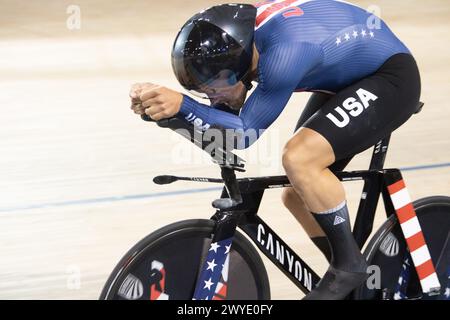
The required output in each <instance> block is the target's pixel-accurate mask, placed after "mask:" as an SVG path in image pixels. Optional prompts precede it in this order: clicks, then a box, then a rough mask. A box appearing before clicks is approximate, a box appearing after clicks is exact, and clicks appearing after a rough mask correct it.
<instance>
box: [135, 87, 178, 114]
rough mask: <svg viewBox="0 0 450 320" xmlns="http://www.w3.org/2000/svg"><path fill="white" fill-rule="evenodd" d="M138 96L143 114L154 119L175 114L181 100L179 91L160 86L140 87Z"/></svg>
mask: <svg viewBox="0 0 450 320" xmlns="http://www.w3.org/2000/svg"><path fill="white" fill-rule="evenodd" d="M139 98H140V100H141V102H142V107H144V108H145V114H146V115H148V116H149V117H150V118H152V119H153V120H155V121H159V120H161V119H166V118H171V117H173V116H175V115H176V114H177V113H178V112H179V111H180V108H181V103H182V102H183V95H182V94H181V93H179V92H177V91H174V90H171V89H169V88H166V87H161V86H155V87H152V88H144V89H142V90H141V95H140V97H139Z"/></svg>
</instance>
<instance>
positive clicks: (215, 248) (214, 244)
mask: <svg viewBox="0 0 450 320" xmlns="http://www.w3.org/2000/svg"><path fill="white" fill-rule="evenodd" d="M218 248H220V245H218V244H217V242H214V243H211V248H210V249H209V251H214V252H215V253H217V249H218Z"/></svg>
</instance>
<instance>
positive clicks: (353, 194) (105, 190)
mask: <svg viewBox="0 0 450 320" xmlns="http://www.w3.org/2000/svg"><path fill="white" fill-rule="evenodd" d="M74 2H75V3H76V4H78V5H79V6H80V8H81V14H82V16H81V17H82V20H81V21H82V25H81V29H80V30H75V31H70V30H68V29H67V28H66V19H67V17H68V15H67V14H66V8H67V6H68V5H69V4H73V3H74ZM220 2H221V1H205V0H200V1H198V0H196V1H179V0H167V1H164V5H161V4H159V3H160V2H156V1H144V0H135V1H118V0H108V1H106V0H101V1H100V0H96V1H88V0H77V1H56V0H55V1H50V0H39V1H33V2H31V1H24V0H19V1H13V0H0V26H1V27H0V88H1V91H0V155H1V157H0V253H1V257H2V258H1V259H0V299H96V298H98V295H99V294H100V291H101V288H102V286H103V284H104V282H105V281H106V278H107V277H108V275H109V273H110V272H111V271H112V269H113V267H114V266H115V264H116V263H117V262H118V260H119V259H120V258H121V257H122V255H123V254H124V253H125V252H126V251H127V250H128V249H129V248H130V247H131V246H132V245H133V244H134V243H136V242H137V241H138V240H140V239H141V238H143V237H144V236H145V235H147V234H148V233H150V232H152V231H153V230H155V229H157V228H159V227H162V226H164V225H166V224H168V223H171V222H175V221H177V220H182V219H189V218H209V217H210V216H211V214H212V212H213V210H212V208H211V207H210V203H211V200H213V199H215V198H216V197H217V196H218V195H219V192H218V191H217V190H212V191H208V190H205V189H206V188H209V187H215V186H210V185H201V184H200V185H197V184H192V183H177V184H173V185H169V186H163V187H158V186H156V185H155V184H153V183H152V178H153V177H154V176H155V175H158V174H168V173H170V174H178V175H192V176H195V175H199V176H218V174H219V172H218V168H217V167H216V166H214V165H212V164H211V163H210V162H209V161H208V159H207V158H203V159H202V154H201V152H200V151H198V150H196V149H195V148H194V147H192V146H190V145H189V144H187V143H184V141H183V140H182V139H181V138H179V137H177V136H175V135H174V134H172V133H170V132H167V131H165V130H163V129H160V128H157V127H155V126H153V125H150V124H148V123H144V122H143V121H140V120H139V118H137V117H136V116H135V115H134V114H133V113H132V112H131V111H130V110H129V107H128V106H129V101H128V90H129V87H130V85H131V84H132V83H134V82H139V81H153V82H158V83H161V84H163V85H167V86H170V87H172V88H175V89H180V90H181V88H180V86H179V85H178V83H177V82H176V80H175V78H174V76H173V74H172V70H171V66H170V58H169V57H170V49H171V44H172V41H173V39H174V37H175V35H176V32H177V30H178V28H179V27H180V26H181V25H182V23H184V21H185V20H186V19H187V18H188V17H190V16H191V15H192V14H193V13H194V12H196V11H198V10H200V9H201V8H204V7H207V6H209V5H212V4H215V3H220ZM354 3H357V4H359V5H360V6H362V7H364V8H367V7H368V6H369V5H370V4H376V5H378V6H379V7H380V8H381V15H382V17H383V18H384V19H385V20H386V21H387V23H388V24H389V25H390V26H391V28H392V29H393V30H394V32H396V33H397V34H398V36H399V37H400V38H401V39H402V40H403V41H404V42H405V43H406V44H407V45H408V46H409V47H410V48H411V50H412V51H413V52H414V54H415V57H416V59H417V61H418V63H419V66H420V69H421V72H422V81H423V94H422V100H423V101H425V102H426V105H425V108H424V110H423V112H422V113H421V114H420V115H417V116H414V117H413V118H412V119H411V120H410V121H409V122H408V123H407V124H406V125H404V126H403V127H402V128H401V129H399V130H398V131H397V132H396V133H395V134H394V135H393V139H392V144H391V149H390V153H389V155H388V159H387V166H389V167H416V166H419V167H421V166H424V165H437V164H443V166H442V167H439V168H430V169H427V170H418V169H415V170H411V171H406V172H405V174H404V175H405V178H406V183H407V185H408V187H409V189H410V193H411V195H412V197H413V198H414V199H417V198H420V197H424V196H428V195H450V165H449V163H450V130H449V125H450V104H449V102H448V92H449V91H450V82H449V74H450V48H449V46H448V43H449V31H450V2H449V1H448V0H430V1H427V2H426V3H425V2H423V1H414V0H411V1H406V0H398V1H388V0H382V1H378V0H372V1H354ZM308 96H309V95H308V94H296V95H294V96H293V98H292V99H291V101H290V103H289V106H288V107H287V108H286V109H285V111H284V112H283V114H282V116H281V117H280V118H279V119H278V120H277V122H276V123H275V124H274V126H273V127H272V128H271V133H270V134H266V135H265V136H264V137H263V138H262V139H261V141H259V142H258V144H257V145H255V146H253V147H252V148H250V150H248V151H245V152H241V154H242V156H243V157H244V158H246V159H247V160H249V165H248V172H247V173H246V174H245V176H256V175H263V174H264V175H270V174H282V173H283V170H282V167H281V161H280V156H281V150H282V148H283V144H284V143H285V142H286V141H287V139H288V138H289V136H290V135H291V132H292V129H293V127H294V125H295V123H296V121H297V118H298V116H299V114H300V112H301V111H302V108H303V106H304V104H305V102H306V100H307V98H308ZM255 154H258V155H259V157H258V158H255V156H254V155H255ZM179 155H182V156H181V157H180V156H179ZM369 156H370V152H366V153H364V154H363V155H361V156H359V157H358V158H356V159H355V160H354V161H353V162H352V164H351V165H350V169H365V168H366V167H367V166H368V159H369ZM445 164H447V165H445ZM184 190H190V191H191V193H188V194H177V192H179V191H184ZM346 190H347V193H348V200H349V204H350V209H351V211H352V216H353V217H354V214H355V210H356V206H357V201H358V199H359V197H360V192H361V184H359V183H350V184H348V185H346ZM181 204H182V205H183V206H181ZM381 209H382V208H381ZM261 216H262V217H263V218H264V219H265V220H267V221H268V222H269V224H270V225H271V226H272V227H273V228H274V229H275V230H276V231H277V232H278V233H279V234H280V235H282V237H283V238H284V239H285V240H286V241H287V242H288V243H289V244H291V245H292V247H293V248H294V249H295V250H296V251H297V252H298V253H299V254H300V255H301V256H302V257H305V260H306V261H307V262H308V263H310V264H311V266H313V267H314V268H317V270H318V272H319V273H322V272H324V271H325V270H326V267H327V265H326V262H325V259H324V258H323V257H322V256H321V254H320V253H319V251H318V250H317V249H316V248H315V247H314V246H313V245H312V243H311V242H310V241H309V239H308V238H307V236H306V235H305V233H304V231H303V230H302V229H301V227H300V226H299V225H298V224H297V223H296V222H295V221H294V219H293V218H292V217H291V216H290V214H289V213H288V211H287V210H286V209H284V208H283V207H282V205H281V203H280V192H279V191H270V192H268V193H267V195H266V197H265V198H264V201H263V204H262V207H261ZM382 221H383V214H382V212H381V211H380V214H379V215H378V218H377V221H376V226H379V225H380V224H381V223H382ZM266 266H267V269H268V272H269V276H270V279H271V284H272V296H273V298H274V299H300V298H301V297H302V293H301V292H300V291H298V290H297V289H296V287H294V286H293V285H292V284H291V283H289V281H288V280H287V279H286V278H285V277H284V276H283V275H282V274H281V272H279V271H278V270H276V269H275V267H274V266H272V265H269V264H266ZM77 275H79V276H80V286H77V285H76V284H77V281H76V279H75V278H74V276H77ZM74 279H75V280H74Z"/></svg>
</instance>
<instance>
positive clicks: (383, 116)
mask: <svg viewBox="0 0 450 320" xmlns="http://www.w3.org/2000/svg"><path fill="white" fill-rule="evenodd" d="M419 96H420V76H419V72H418V70H417V65H416V64H415V61H414V59H413V58H412V57H411V56H410V55H405V54H401V55H396V56H394V57H392V58H391V59H388V61H387V62H386V63H385V64H384V65H383V66H382V67H381V68H380V69H379V71H377V72H376V73H375V74H373V75H372V76H369V77H367V78H366V79H363V80H361V81H359V82H357V83H355V84H353V85H351V86H349V87H348V88H346V89H344V90H342V91H341V92H339V93H338V94H337V95H336V96H334V97H333V98H331V99H330V100H329V101H328V102H327V103H325V105H324V106H323V108H322V109H321V110H319V111H318V112H317V113H316V114H314V116H312V117H311V118H310V119H309V120H308V121H307V122H306V123H305V124H304V127H303V128H302V129H301V130H299V131H298V132H297V133H296V135H295V136H294V137H293V138H292V139H291V140H290V141H289V143H288V144H287V146H286V149H285V153H284V155H283V165H284V167H285V170H286V173H287V175H288V176H289V179H290V181H291V182H292V184H293V187H294V189H295V191H296V192H297V193H299V194H300V195H301V197H302V198H303V199H304V200H305V202H306V204H307V206H308V207H309V208H310V209H311V210H312V211H313V212H316V213H317V214H315V215H314V217H315V218H316V220H317V221H318V223H319V225H320V226H321V227H322V229H323V231H324V232H325V234H326V235H327V237H328V239H329V240H330V245H331V247H332V251H333V262H332V266H331V267H330V269H329V270H328V272H327V273H326V274H325V276H324V281H322V282H321V285H319V287H318V288H317V289H316V290H314V292H313V294H311V296H310V297H314V298H323V294H325V296H326V297H328V298H338V297H339V298H342V297H343V295H344V296H345V295H346V294H347V293H348V292H350V291H351V290H352V289H353V288H354V287H355V286H357V285H359V284H360V282H361V281H363V280H364V278H363V271H364V270H363V268H364V265H365V262H364V260H363V259H362V256H361V253H360V252H359V248H358V247H357V246H356V243H355V241H354V239H353V236H352V234H351V227H350V223H349V217H348V210H347V206H346V202H345V192H344V189H343V186H342V184H341V183H340V181H339V180H338V179H337V178H336V177H335V176H334V175H333V174H332V172H331V171H330V170H329V168H328V167H329V166H330V165H331V164H332V163H334V162H335V161H336V160H340V159H345V158H346V157H348V156H351V155H354V154H356V153H359V152H362V151H364V150H365V149H367V148H369V147H371V146H372V145H374V144H375V143H376V142H377V141H378V140H380V139H381V138H383V137H385V136H386V135H387V134H389V133H390V132H392V131H394V130H395V129H397V128H398V127H399V126H400V125H402V124H403V123H404V122H406V121H407V120H408V119H409V117H410V116H411V115H412V114H413V113H414V112H415V110H416V107H417V105H418V101H419ZM338 106H342V107H340V108H339V107H338ZM347 280H349V281H347ZM358 281H359V283H358ZM352 286H353V288H352ZM332 288H335V289H336V288H337V289H338V290H333V289H332ZM318 292H319V295H317V293H318ZM321 294H322V296H321Z"/></svg>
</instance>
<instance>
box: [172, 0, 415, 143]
mask: <svg viewBox="0 0 450 320" xmlns="http://www.w3.org/2000/svg"><path fill="white" fill-rule="evenodd" d="M278 2H279V1H278ZM266 3H267V2H266ZM297 3H300V4H299V5H297V6H296V7H299V8H300V9H301V10H298V9H297V11H299V12H302V14H301V15H285V14H284V13H286V12H289V10H287V11H286V10H281V11H280V12H278V13H277V14H275V15H272V16H270V17H268V18H266V19H264V20H263V21H262V22H261V21H260V24H259V25H258V23H257V27H256V28H255V44H256V48H257V50H258V52H259V54H260V57H259V62H258V86H257V88H256V89H255V91H254V92H253V93H252V94H251V96H250V97H249V98H248V99H247V101H246V102H245V104H244V106H243V108H242V111H241V113H240V115H239V116H237V115H234V114H231V113H228V112H224V111H221V110H217V109H215V108H212V107H210V106H208V105H204V104H201V103H199V102H197V101H195V100H193V99H192V98H190V97H188V96H184V99H183V103H182V106H181V109H180V112H179V114H178V115H177V116H178V117H181V118H183V119H186V121H191V120H192V119H197V120H196V121H195V122H194V124H197V125H198V124H200V125H201V126H205V125H206V126H212V125H218V126H221V127H223V128H226V129H235V130H243V131H247V130H249V129H254V130H256V132H257V138H258V137H259V136H260V134H261V133H262V132H263V131H264V130H265V129H267V128H268V127H269V126H270V125H271V124H272V123H273V122H274V121H275V120H276V119H277V117H278V116H279V115H280V114H281V112H282V111H283V109H284V108H285V106H286V104H287V102H288V101H289V99H290V97H291V95H292V93H294V92H296V91H327V92H333V93H336V92H338V91H339V90H341V89H343V88H345V87H347V86H349V85H350V84H352V83H354V82H355V81H358V80H360V79H363V78H365V77H367V76H369V75H371V74H373V73H374V72H375V71H377V70H378V69H379V68H380V67H381V66H382V65H383V63H384V62H385V61H386V60H387V59H389V58H390V57H392V56H393V55H395V54H398V53H410V52H409V50H408V48H407V47H406V46H405V45H404V44H403V43H402V42H401V41H400V40H399V39H398V38H397V37H396V36H395V35H394V34H393V33H392V31H391V30H390V29H389V27H388V26H387V25H386V24H385V23H384V22H383V21H380V20H379V28H376V27H371V25H376V23H373V22H374V19H375V18H376V17H374V16H373V15H372V14H371V13H368V12H367V11H365V10H363V9H361V8H359V7H357V6H354V5H352V4H349V3H346V2H341V1H332V0H313V1H298V2H297ZM266 7H267V5H266ZM266 7H261V8H260V9H259V10H258V15H264V9H265V8H266ZM290 8H291V9H292V7H290ZM286 9H289V8H286ZM294 9H295V8H294ZM376 19H377V18H376ZM257 21H258V20H257ZM368 22H369V23H368ZM191 122H192V121H191ZM255 140H256V139H250V140H247V139H246V140H245V141H244V140H243V141H241V142H240V143H238V148H247V147H248V146H249V145H250V144H252V143H253V142H254V141H255Z"/></svg>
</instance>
